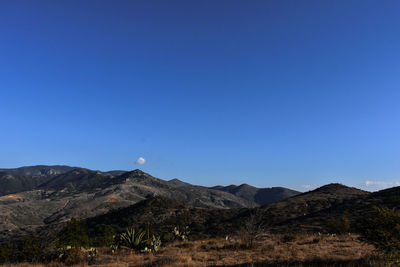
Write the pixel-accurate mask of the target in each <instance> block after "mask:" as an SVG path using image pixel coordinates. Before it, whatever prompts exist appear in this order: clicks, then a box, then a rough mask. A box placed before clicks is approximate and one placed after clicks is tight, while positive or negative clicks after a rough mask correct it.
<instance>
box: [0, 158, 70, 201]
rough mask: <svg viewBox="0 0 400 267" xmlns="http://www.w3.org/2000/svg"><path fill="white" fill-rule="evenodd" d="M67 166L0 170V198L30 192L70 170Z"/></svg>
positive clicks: (39, 166)
mask: <svg viewBox="0 0 400 267" xmlns="http://www.w3.org/2000/svg"><path fill="white" fill-rule="evenodd" d="M72 169H73V167H69V166H58V165H57V166H44V165H38V166H29V167H21V168H15V169H0V196H3V195H7V194H13V193H17V192H22V191H27V190H32V189H34V188H36V187H37V186H39V185H40V184H42V183H45V182H47V181H49V180H50V179H52V178H53V177H55V176H57V175H59V174H62V173H65V172H68V171H70V170H72Z"/></svg>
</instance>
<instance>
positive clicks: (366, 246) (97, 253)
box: [0, 207, 400, 266]
mask: <svg viewBox="0 0 400 267" xmlns="http://www.w3.org/2000/svg"><path fill="white" fill-rule="evenodd" d="M256 211H257V210H256ZM348 216H349V214H347V213H343V214H342V215H341V216H340V217H337V219H332V220H327V221H325V230H326V231H325V232H324V233H320V232H314V233H310V232H308V233H306V232H300V231H297V232H296V229H295V228H293V230H292V232H290V233H286V234H278V233H276V232H275V233H274V232H272V231H271V229H269V228H268V225H267V224H266V221H265V220H262V219H261V216H260V214H257V213H256V212H253V213H251V214H249V215H248V216H247V220H245V221H243V223H242V224H240V225H239V227H238V229H237V230H236V231H234V232H232V233H231V234H229V235H226V234H224V235H223V236H221V235H222V234H221V233H223V232H218V233H219V234H220V235H215V236H214V237H211V238H210V237H209V236H207V235H204V233H203V234H202V232H199V230H196V229H200V227H198V226H197V227H193V226H196V224H193V223H192V224H190V226H189V225H186V224H185V223H184V221H180V223H179V221H177V220H174V222H175V223H177V224H176V225H177V226H174V225H171V224H165V225H164V227H163V228H155V227H153V225H152V224H151V223H149V222H148V223H144V224H142V225H141V227H138V228H135V227H134V226H130V227H126V228H125V229H120V228H114V227H113V225H114V224H113V225H109V224H104V223H103V224H94V223H91V224H90V223H89V224H88V223H87V221H86V220H77V219H74V218H72V219H71V220H70V221H69V222H67V223H66V224H65V225H64V227H63V228H62V229H60V230H59V231H57V232H55V234H54V235H48V236H44V235H40V236H41V237H40V238H39V235H38V236H34V237H30V238H26V239H25V240H20V241H15V242H13V243H11V242H10V243H8V244H3V245H1V246H0V264H5V265H9V266H30V265H33V266H41V265H46V266H65V265H70V266H85V265H96V266H400V246H399V243H400V213H399V212H398V211H396V210H395V209H389V208H386V207H379V208H378V207H373V208H372V209H371V213H370V214H368V216H364V217H362V218H359V219H358V220H357V221H353V222H350V220H349V219H348ZM117 218H123V217H117ZM117 218H116V219H117ZM185 218H186V217H185ZM120 220H122V221H124V220H123V219H120ZM118 221H119V220H118ZM187 221H188V220H187ZM89 222H90V220H89ZM160 229H169V230H164V231H162V230H160ZM208 235H210V234H208Z"/></svg>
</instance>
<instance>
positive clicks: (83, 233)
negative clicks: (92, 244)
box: [58, 218, 89, 248]
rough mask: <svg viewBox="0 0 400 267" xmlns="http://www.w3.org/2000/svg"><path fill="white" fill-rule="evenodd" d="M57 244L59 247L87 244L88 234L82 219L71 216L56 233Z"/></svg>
mask: <svg viewBox="0 0 400 267" xmlns="http://www.w3.org/2000/svg"><path fill="white" fill-rule="evenodd" d="M58 245H59V246H60V247H67V246H70V247H73V248H81V247H87V246H88V245H89V236H88V234H87V227H86V223H85V222H84V221H78V220H77V219H75V218H72V219H71V220H70V221H69V222H68V223H67V225H66V226H65V227H64V228H63V229H62V230H61V231H60V233H59V234H58Z"/></svg>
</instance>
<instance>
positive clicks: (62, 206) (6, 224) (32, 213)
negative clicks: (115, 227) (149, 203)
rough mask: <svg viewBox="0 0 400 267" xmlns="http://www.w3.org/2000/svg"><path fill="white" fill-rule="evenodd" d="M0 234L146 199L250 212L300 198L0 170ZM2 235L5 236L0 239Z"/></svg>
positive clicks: (79, 172) (43, 169) (280, 192)
mask: <svg viewBox="0 0 400 267" xmlns="http://www.w3.org/2000/svg"><path fill="white" fill-rule="evenodd" d="M0 185H1V186H0V188H1V191H0V194H1V197H0V214H1V215H0V232H1V233H3V236H6V235H7V234H9V233H18V234H24V233H29V232H32V231H34V230H35V229H37V228H40V227H43V226H46V225H50V224H58V223H63V222H65V221H67V220H69V219H70V218H71V217H77V218H90V217H93V216H97V215H102V214H106V213H108V212H110V211H113V210H116V209H120V208H125V207H129V206H131V205H133V204H135V203H138V202H140V201H142V200H145V199H146V198H148V197H156V196H160V197H166V198H171V199H174V200H176V201H180V202H182V203H185V204H187V205H191V206H193V207H197V208H203V209H204V208H206V209H216V210H218V209H234V208H254V207H257V206H259V205H261V204H266V203H270V202H273V201H279V200H282V199H285V198H287V197H290V196H294V195H297V194H299V193H300V192H297V191H294V190H290V189H286V188H256V187H252V186H249V185H240V186H234V185H231V186H229V187H222V186H217V187H211V188H208V187H204V186H196V185H192V184H189V183H185V182H182V181H180V180H178V179H173V180H171V181H165V180H162V179H159V178H155V177H153V176H151V175H150V174H147V173H145V172H143V171H141V170H134V171H110V172H101V171H95V170H89V169H84V168H78V167H69V166H30V167H21V168H16V169H1V170H0ZM4 233H6V234H4Z"/></svg>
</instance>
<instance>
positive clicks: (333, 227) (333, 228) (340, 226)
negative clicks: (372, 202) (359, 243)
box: [327, 215, 350, 234]
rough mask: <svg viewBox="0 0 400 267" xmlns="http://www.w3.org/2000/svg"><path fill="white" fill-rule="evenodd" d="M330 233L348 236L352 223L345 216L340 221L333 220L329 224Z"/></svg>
mask: <svg viewBox="0 0 400 267" xmlns="http://www.w3.org/2000/svg"><path fill="white" fill-rule="evenodd" d="M327 225H328V228H329V231H330V232H331V233H334V234H346V233H348V232H350V222H349V218H348V217H347V215H343V216H342V217H341V218H340V219H338V220H332V221H329V222H328V223H327Z"/></svg>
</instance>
